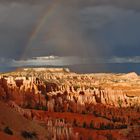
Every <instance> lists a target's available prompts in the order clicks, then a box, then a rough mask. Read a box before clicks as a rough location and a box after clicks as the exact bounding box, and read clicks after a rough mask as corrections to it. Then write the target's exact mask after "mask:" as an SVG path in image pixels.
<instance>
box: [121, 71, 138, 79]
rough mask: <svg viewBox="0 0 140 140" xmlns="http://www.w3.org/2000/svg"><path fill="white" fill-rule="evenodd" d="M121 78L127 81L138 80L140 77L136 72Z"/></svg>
mask: <svg viewBox="0 0 140 140" xmlns="http://www.w3.org/2000/svg"><path fill="white" fill-rule="evenodd" d="M121 78H125V79H137V78H138V75H137V74H136V73H135V72H130V73H127V74H125V75H123V76H121Z"/></svg>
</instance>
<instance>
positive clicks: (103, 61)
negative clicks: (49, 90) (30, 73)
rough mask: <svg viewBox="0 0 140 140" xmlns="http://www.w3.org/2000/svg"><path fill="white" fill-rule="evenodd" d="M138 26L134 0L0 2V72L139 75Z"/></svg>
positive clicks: (138, 4) (139, 12) (137, 3)
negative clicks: (40, 69)
mask: <svg viewBox="0 0 140 140" xmlns="http://www.w3.org/2000/svg"><path fill="white" fill-rule="evenodd" d="M139 25H140V1H139V0H133V1H132V0H123V1H122V0H86V1H85V0H71V1H66V0H0V71H6V70H8V69H9V68H12V67H26V66H54V67H55V66H57V67H59V66H62V67H70V68H72V69H73V70H74V71H78V72H129V71H136V72H138V73H140V66H139V63H140V54H139V52H140V39H139V37H140V27H139Z"/></svg>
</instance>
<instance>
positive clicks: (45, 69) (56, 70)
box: [22, 68, 70, 73]
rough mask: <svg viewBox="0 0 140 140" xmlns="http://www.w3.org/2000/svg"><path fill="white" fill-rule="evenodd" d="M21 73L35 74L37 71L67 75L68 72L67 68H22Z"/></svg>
mask: <svg viewBox="0 0 140 140" xmlns="http://www.w3.org/2000/svg"><path fill="white" fill-rule="evenodd" d="M22 70H23V71H31V70H33V71H36V72H39V71H46V72H52V73H55V72H67V73H69V72H70V70H69V68H23V69H22Z"/></svg>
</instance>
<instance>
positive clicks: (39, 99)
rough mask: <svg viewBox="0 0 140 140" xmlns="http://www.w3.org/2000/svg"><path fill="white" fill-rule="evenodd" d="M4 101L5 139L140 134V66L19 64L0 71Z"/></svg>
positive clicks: (89, 139) (134, 139)
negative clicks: (107, 69)
mask: <svg viewBox="0 0 140 140" xmlns="http://www.w3.org/2000/svg"><path fill="white" fill-rule="evenodd" d="M0 104H1V105H0V111H1V112H2V113H0V139H2V138H3V139H7V140H10V139H11V140H12V139H19V140H20V139H21V140H24V139H28V138H29V139H35V140H36V139H38V140H139V139H140V134H139V132H140V76H139V75H137V74H136V73H135V72H131V73H128V74H124V73H123V74H122V73H119V74H115V73H93V74H78V73H75V72H71V71H70V70H69V69H68V68H23V69H17V70H15V71H13V72H9V73H1V74H0ZM4 108H5V109H4ZM8 110H9V111H8ZM11 114H12V116H13V117H11V118H10V116H11ZM14 116H15V117H14ZM17 116H18V117H17ZM4 118H6V119H4ZM13 122H14V123H13ZM23 123H24V124H25V126H23ZM27 124H28V125H27ZM22 126H23V127H22ZM23 128H24V129H23ZM9 129H10V130H11V131H12V135H9V134H7V131H5V130H9ZM5 132H6V134H5ZM8 132H9V131H8ZM5 135H6V136H5ZM7 135H8V136H7Z"/></svg>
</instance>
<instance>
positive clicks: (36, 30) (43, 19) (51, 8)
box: [20, 0, 59, 60]
mask: <svg viewBox="0 0 140 140" xmlns="http://www.w3.org/2000/svg"><path fill="white" fill-rule="evenodd" d="M58 5H59V4H58V0H53V1H52V2H51V4H50V5H49V6H47V8H46V9H45V10H44V12H43V14H42V16H41V17H40V18H39V20H38V22H37V25H36V26H35V28H34V29H33V30H32V33H31V35H30V37H29V39H28V41H27V45H26V46H25V49H24V52H23V54H22V56H21V58H20V59H21V60H22V59H23V58H24V57H25V56H26V53H27V51H28V49H29V48H30V47H31V45H32V43H33V41H34V40H35V39H36V37H37V35H38V33H39V32H40V30H41V29H42V27H43V26H44V24H45V23H46V21H47V19H48V18H49V17H51V16H52V15H53V14H54V13H55V12H56V9H57V8H58V7H59V6H58Z"/></svg>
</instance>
